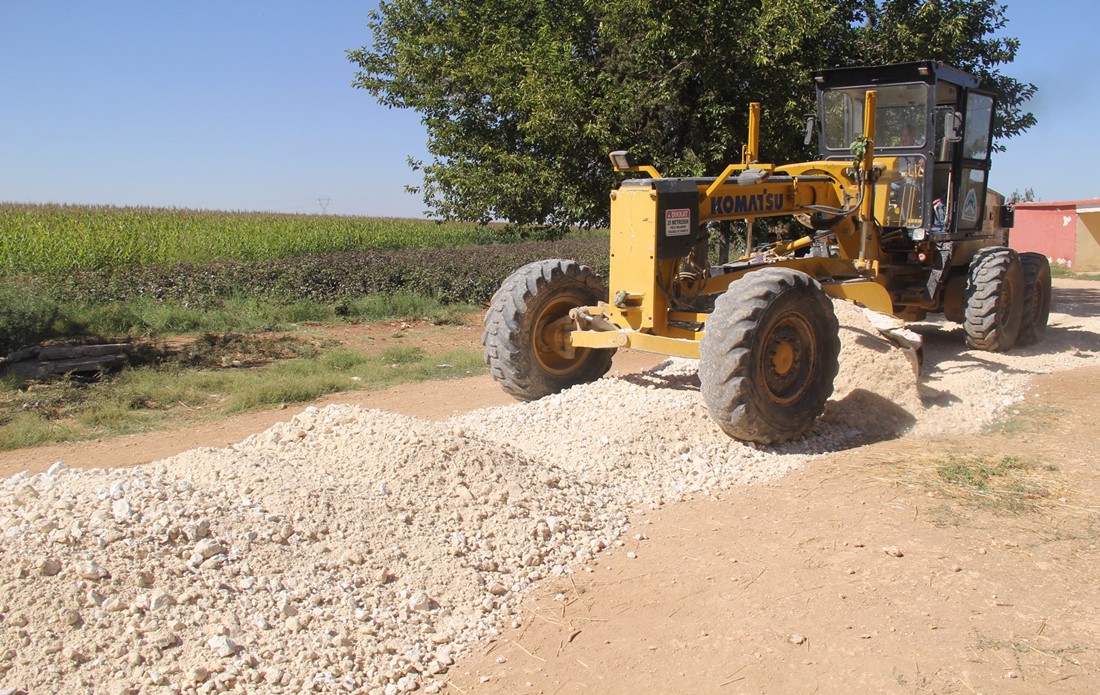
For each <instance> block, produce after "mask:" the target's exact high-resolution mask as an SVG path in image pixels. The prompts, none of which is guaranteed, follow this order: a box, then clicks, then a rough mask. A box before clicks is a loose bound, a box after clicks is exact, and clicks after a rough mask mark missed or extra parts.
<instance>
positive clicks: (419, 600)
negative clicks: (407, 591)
mask: <svg viewBox="0 0 1100 695" xmlns="http://www.w3.org/2000/svg"><path fill="white" fill-rule="evenodd" d="M431 608H432V600H431V598H429V597H428V594H426V593H425V592H423V591H418V592H416V593H415V594H413V595H412V597H411V598H410V599H409V610H414V611H418V612H426V611H429V610H431Z"/></svg>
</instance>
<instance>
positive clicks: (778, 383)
mask: <svg viewBox="0 0 1100 695" xmlns="http://www.w3.org/2000/svg"><path fill="white" fill-rule="evenodd" d="M839 330H840V327H839V324H838V323H837V320H836V315H835V314H834V313H833V305H832V302H831V301H830V300H829V298H828V297H827V296H825V293H824V292H823V291H822V290H821V285H819V284H818V283H817V281H816V280H814V279H813V278H811V277H810V276H809V275H806V274H805V273H801V272H799V271H796V270H791V269H788V268H764V269H761V270H755V271H752V272H750V273H749V274H747V275H745V276H744V277H743V278H741V279H739V280H737V281H736V282H734V283H733V284H732V285H731V286H730V288H729V290H727V291H726V292H725V293H724V294H722V295H721V296H720V297H718V300H717V301H716V302H715V305H714V312H713V313H712V314H711V315H710V317H709V318H708V319H707V323H706V332H705V333H704V335H703V339H702V342H701V344H700V346H699V354H700V363H699V381H700V385H701V390H702V393H703V400H704V402H705V403H706V405H707V409H708V410H709V411H710V415H711V417H712V418H714V420H715V421H716V422H717V423H718V425H719V427H721V428H722V430H723V431H724V432H725V433H726V434H728V435H730V436H731V437H734V438H735V439H740V440H743V441H750V442H756V443H759V444H778V443H781V442H785V441H788V440H790V439H794V438H795V437H799V436H801V435H802V434H804V433H805V432H806V431H807V430H809V429H810V427H811V426H812V425H813V423H814V420H816V419H817V417H818V416H819V415H820V414H821V413H822V411H824V409H825V401H827V400H828V399H829V396H831V395H832V393H833V379H835V378H836V374H837V370H838V369H839V367H840V363H839V356H840V335H839Z"/></svg>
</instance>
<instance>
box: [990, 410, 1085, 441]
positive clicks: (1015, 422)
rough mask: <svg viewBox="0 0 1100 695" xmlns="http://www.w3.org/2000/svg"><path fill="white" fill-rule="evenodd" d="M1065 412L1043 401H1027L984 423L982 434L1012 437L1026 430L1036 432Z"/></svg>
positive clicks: (1026, 431) (1024, 432)
mask: <svg viewBox="0 0 1100 695" xmlns="http://www.w3.org/2000/svg"><path fill="white" fill-rule="evenodd" d="M1064 412H1065V409H1064V408H1059V407H1058V406H1055V405H1046V404H1043V403H1029V404H1025V405H1021V406H1019V407H1017V408H1014V409H1012V410H1011V411H1010V412H1006V413H1005V414H1004V417H1003V418H1002V419H1000V420H997V421H996V422H993V423H990V424H988V425H986V426H985V427H984V428H983V429H982V433H983V434H999V435H1003V436H1006V437H1014V436H1018V435H1021V434H1026V433H1028V432H1037V431H1040V430H1042V429H1044V428H1046V427H1047V426H1049V424H1050V421H1051V420H1054V419H1057V418H1058V417H1059V416H1060V415H1062V414H1063V413H1064Z"/></svg>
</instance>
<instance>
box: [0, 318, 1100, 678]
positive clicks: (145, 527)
mask: <svg viewBox="0 0 1100 695" xmlns="http://www.w3.org/2000/svg"><path fill="white" fill-rule="evenodd" d="M837 313H838V316H839V318H840V319H841V322H842V324H843V329H842V336H841V337H842V343H843V350H842V356H841V373H840V376H839V377H838V380H837V384H836V389H835V393H834V400H833V401H831V402H830V404H829V406H828V409H827V411H826V414H825V415H824V416H823V417H822V418H821V420H820V421H819V422H818V424H817V425H816V426H815V427H814V429H813V430H812V431H811V433H810V434H809V435H808V436H806V437H804V438H803V439H801V440H799V441H797V442H792V443H788V444H786V445H783V446H782V447H776V448H770V449H759V448H756V447H753V446H748V445H744V444H740V443H738V442H736V441H733V440H731V439H729V438H728V437H726V436H725V435H724V434H722V433H721V431H720V430H719V429H718V428H717V427H716V426H715V425H714V424H713V423H712V422H711V420H710V419H709V417H708V416H707V412H706V408H705V407H704V406H703V404H702V401H701V398H700V396H699V393H698V379H697V376H696V374H695V365H694V363H693V362H691V361H688V360H670V361H668V362H665V363H663V364H662V365H661V366H660V367H659V368H657V369H656V370H654V371H652V372H649V373H646V374H642V375H633V376H629V377H624V378H610V379H603V380H600V381H599V382H597V383H594V384H589V385H586V386H583V387H577V388H574V389H570V390H569V391H566V392H564V393H561V394H558V395H556V396H552V397H549V398H545V399H543V400H541V401H537V402H534V403H529V404H523V403H517V404H514V405H509V406H504V407H498V408H488V409H483V410H478V411H473V412H470V413H466V414H463V415H461V416H457V417H454V418H452V419H450V420H448V421H446V422H442V423H435V422H428V421H423V420H418V419H415V418H410V417H405V416H401V415H395V414H392V413H387V412H382V411H377V410H367V409H363V408H359V407H354V406H329V407H326V408H323V409H317V408H307V409H306V410H305V411H304V412H302V413H300V414H298V415H296V416H294V417H293V418H292V419H291V420H290V421H289V422H286V423H280V424H278V425H276V426H274V427H272V428H271V429H269V430H267V431H266V432H262V433H259V434H256V435H253V436H251V437H249V438H248V439H246V440H245V441H243V442H241V443H240V444H237V445H234V446H230V447H228V448H225V449H198V450H194V451H190V452H186V453H184V454H180V455H179V456H175V457H172V458H170V459H165V460H163V461H160V462H157V463H154V464H150V465H147V466H141V467H137V468H128V469H107V470H80V469H77V468H68V467H66V466H65V465H64V464H62V463H58V464H55V465H54V466H53V467H52V468H50V470H49V471H48V472H46V473H42V474H38V475H34V476H28V475H26V474H21V475H17V476H14V477H11V478H8V479H6V480H3V481H0V535H2V545H0V565H2V566H0V693H7V692H19V691H20V690H23V691H27V692H33V693H37V692H72V693H82V692H87V693H92V692H95V693H103V692H108V693H129V692H138V691H140V692H154V693H155V692H164V693H181V692H182V693H192V692H198V693H210V692H224V691H232V692H257V693H260V692H264V693H266V692H272V693H299V692H365V693H397V692H407V691H412V690H418V689H421V690H425V691H428V692H434V691H436V690H438V689H439V687H440V685H441V684H442V682H443V681H444V680H445V677H446V676H445V674H446V671H447V669H448V667H449V666H450V665H451V664H452V663H453V661H454V659H455V658H456V657H457V656H458V655H460V654H462V653H464V652H466V651H468V650H469V649H471V648H472V647H474V646H475V645H476V644H477V643H478V642H479V641H481V640H483V639H484V638H486V637H487V636H490V635H492V634H495V633H496V631H497V630H498V629H499V628H500V627H501V626H503V625H505V624H508V623H513V622H518V621H519V616H518V614H517V606H518V602H519V600H520V598H521V597H522V595H523V594H524V593H525V591H526V590H527V589H528V588H530V587H531V585H532V584H533V583H534V582H537V581H539V580H540V579H543V578H545V577H548V576H555V575H561V574H563V573H568V572H571V571H572V568H573V567H576V566H578V565H580V564H581V563H585V562H587V561H589V560H591V559H592V558H593V557H594V556H595V555H596V554H597V553H599V552H600V551H601V550H603V549H605V548H607V547H609V546H612V545H615V544H616V543H618V544H621V542H622V541H621V540H619V539H620V536H622V535H623V534H624V533H626V532H627V530H628V529H629V528H630V520H631V517H632V515H634V514H636V513H639V512H642V511H644V509H646V508H656V507H658V506H660V505H661V504H664V503H666V502H670V501H676V500H679V499H681V498H683V497H685V496H689V495H692V494H697V493H712V492H717V491H720V490H725V489H728V488H730V487H732V486H736V485H742V484H749V483H761V482H769V481H773V480H775V479H777V478H778V477H780V476H782V475H784V474H786V473H787V472H789V471H790V470H792V469H795V468H797V467H799V466H801V465H803V464H804V463H805V462H806V461H807V460H808V458H809V457H810V456H812V455H815V454H818V453H822V452H827V451H832V450H836V449H838V448H844V447H849V446H854V445H858V444H860V443H863V442H866V441H869V440H873V439H877V438H883V437H889V436H896V435H897V434H898V433H899V432H901V431H903V430H905V429H906V428H914V427H915V429H916V430H917V431H920V432H921V433H924V434H929V433H953V432H955V433H957V432H961V431H968V429H970V430H972V429H973V428H975V427H980V426H981V425H983V424H985V423H988V422H989V421H990V420H991V419H992V418H993V417H995V416H996V414H997V412H998V411H999V410H1000V409H1002V408H1004V407H1006V406H1010V405H1012V404H1013V403H1016V402H1018V401H1019V400H1020V399H1021V398H1022V397H1023V395H1024V393H1025V390H1026V386H1027V378H1028V375H1029V374H1033V373H1038V372H1042V371H1052V370H1057V369H1064V368H1070V367H1072V366H1078V365H1080V364H1083V363H1084V362H1085V360H1095V359H1097V358H1098V357H1100V354H1097V352H1096V351H1095V348H1093V351H1091V352H1090V351H1088V350H1082V349H1080V348H1076V349H1075V350H1074V351H1069V353H1068V355H1067V354H1065V351H1063V352H1058V351H1051V350H1049V349H1040V348H1036V349H1032V350H1031V351H1030V352H1028V351H1020V352H1018V353H1013V354H1009V355H988V354H984V353H971V352H965V351H962V350H961V349H960V348H959V345H958V344H957V343H958V342H960V341H961V336H959V335H957V334H955V335H948V336H946V337H944V333H943V332H942V331H939V332H936V333H935V336H937V337H936V341H934V342H935V344H933V345H930V346H929V347H928V348H927V350H928V351H929V352H930V353H931V354H932V356H933V357H934V359H933V360H931V361H932V362H934V366H933V367H932V368H930V370H929V374H928V375H926V377H925V378H924V379H923V382H924V383H922V384H919V385H918V382H917V378H916V376H915V374H914V371H913V369H912V367H911V365H910V362H909V360H908V359H907V357H906V356H905V354H904V353H903V352H902V351H901V350H898V349H896V348H894V347H893V346H892V345H891V344H889V343H887V342H886V341H884V340H883V339H881V338H880V337H879V336H878V334H877V332H875V331H874V329H873V328H871V326H870V324H869V323H868V322H867V320H866V318H865V317H863V315H862V314H861V312H860V311H858V310H857V309H855V308H854V307H852V306H850V305H847V304H844V303H838V304H837ZM1052 321H1053V322H1054V323H1055V324H1056V325H1057V324H1058V322H1059V321H1061V322H1063V323H1065V322H1067V321H1071V319H1070V318H1069V317H1066V316H1065V315H1059V314H1055V315H1054V317H1052ZM1072 321H1077V322H1080V321H1081V320H1080V319H1072ZM925 330H926V331H927V332H929V333H931V332H932V331H931V329H930V328H927V327H926V329H925ZM1085 330H1087V331H1092V333H1093V334H1095V333H1097V332H1100V330H1097V326H1091V325H1090V326H1088V327H1086V328H1085ZM1092 344H1093V345H1096V344H1097V343H1096V341H1095V339H1094V340H1093V343H1092ZM937 351H938V352H937ZM944 394H948V395H947V396H945V395H944ZM922 397H923V401H922ZM635 538H639V539H644V536H643V535H641V534H638V535H636V536H635Z"/></svg>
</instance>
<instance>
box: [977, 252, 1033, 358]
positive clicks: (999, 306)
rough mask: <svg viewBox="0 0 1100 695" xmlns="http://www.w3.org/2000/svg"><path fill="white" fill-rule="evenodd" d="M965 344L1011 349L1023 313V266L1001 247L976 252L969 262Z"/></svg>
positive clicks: (1012, 253) (1018, 332)
mask: <svg viewBox="0 0 1100 695" xmlns="http://www.w3.org/2000/svg"><path fill="white" fill-rule="evenodd" d="M963 315H964V318H965V320H964V321H963V328H964V329H965V331H966V344H967V345H968V346H969V347H972V348H974V349H976V350H986V351H988V352H1002V351H1004V350H1009V349H1011V348H1012V347H1013V346H1014V345H1015V344H1016V340H1017V338H1018V336H1019V334H1020V325H1021V322H1022V320H1023V315H1024V269H1023V266H1022V265H1021V264H1020V256H1019V255H1018V254H1017V253H1016V252H1015V251H1014V250H1012V249H1010V248H1007V247H1004V246H991V247H989V248H984V249H982V250H981V251H979V252H978V253H977V254H976V255H975V256H974V259H973V260H972V261H971V262H970V272H969V275H968V276H967V280H966V291H965V296H964V308H963Z"/></svg>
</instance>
